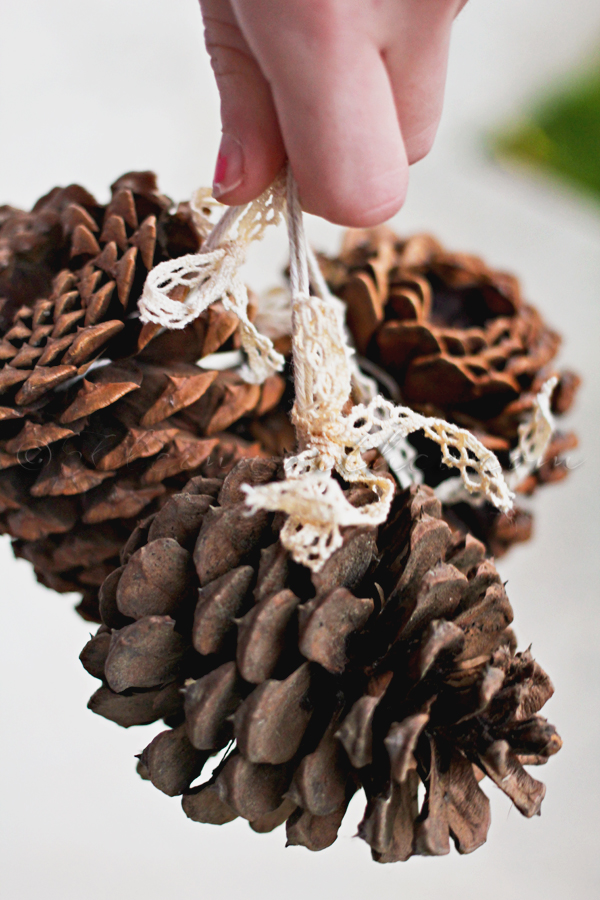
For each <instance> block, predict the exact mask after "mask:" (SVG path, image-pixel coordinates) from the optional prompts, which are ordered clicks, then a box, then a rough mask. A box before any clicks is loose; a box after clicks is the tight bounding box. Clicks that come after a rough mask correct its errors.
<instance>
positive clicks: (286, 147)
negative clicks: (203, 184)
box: [200, 0, 466, 226]
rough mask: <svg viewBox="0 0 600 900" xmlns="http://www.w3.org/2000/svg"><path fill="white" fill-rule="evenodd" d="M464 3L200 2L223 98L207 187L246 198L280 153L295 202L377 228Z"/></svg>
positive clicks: (429, 109)
mask: <svg viewBox="0 0 600 900" xmlns="http://www.w3.org/2000/svg"><path fill="white" fill-rule="evenodd" d="M465 2H466V0H200V5H201V7H202V14H203V17H204V24H205V37H206V46H207V49H208V52H209V54H210V57H211V61H212V65H213V69H214V72H215V75H216V79H217V85H218V88H219V92H220V95H221V119H222V123H223V136H222V141H221V147H220V150H219V156H218V160H217V166H216V170H215V183H214V193H215V196H216V197H217V198H218V199H219V200H221V201H222V202H224V203H229V204H241V203H247V202H249V201H250V200H253V199H254V198H255V197H257V196H258V195H259V194H260V193H261V192H262V191H263V190H265V189H266V188H267V187H268V185H269V184H270V183H271V182H272V180H273V178H274V177H275V175H276V174H277V172H278V171H279V170H280V168H281V167H282V165H283V163H284V161H285V158H286V156H287V157H288V158H289V160H290V164H291V166H292V169H293V172H294V174H295V176H296V179H297V182H298V186H299V191H300V197H301V200H302V204H303V206H304V209H306V210H307V211H308V212H311V213H315V214H317V215H319V216H323V217H324V218H326V219H329V220H330V221H332V222H337V223H339V224H342V225H348V226H369V225H374V224H378V223H379V222H382V221H384V220H385V219H388V218H389V217H390V216H392V215H393V214H394V213H396V212H397V211H398V210H399V209H400V207H401V206H402V204H403V203H404V199H405V196H406V189H407V184H408V166H409V165H410V164H411V163H414V162H417V160H419V159H421V158H422V157H423V156H425V155H426V154H427V153H428V152H429V150H430V149H431V145H432V143H433V139H434V136H435V133H436V130H437V126H438V123H439V120H440V116H441V112H442V102H443V94H444V83H445V80H446V67H447V59H448V45H449V39H450V30H451V26H452V22H453V20H454V18H455V16H456V14H457V13H458V12H459V10H460V9H461V8H462V6H464V4H465Z"/></svg>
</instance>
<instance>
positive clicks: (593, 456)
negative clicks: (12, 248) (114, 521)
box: [0, 0, 600, 900]
mask: <svg viewBox="0 0 600 900" xmlns="http://www.w3.org/2000/svg"><path fill="white" fill-rule="evenodd" d="M0 7H1V8H0V123H1V125H0V128H1V140H0V204H2V203H11V204H13V205H15V206H20V207H23V208H29V207H31V205H32V204H33V203H34V202H35V200H36V199H37V198H38V197H39V196H41V195H42V194H44V193H46V192H47V191H48V190H49V189H50V188H52V187H53V186H54V185H56V184H60V185H66V184H68V183H71V182H79V183H81V184H83V185H84V186H85V187H87V188H88V189H89V190H90V191H92V192H94V193H96V195H97V196H98V198H99V199H100V200H101V201H102V202H105V201H106V200H107V198H108V186H109V184H110V183H111V182H112V181H114V180H115V178H116V177H117V176H118V175H120V174H121V173H123V172H125V171H128V170H131V169H136V168H138V169H146V168H150V169H154V170H155V171H156V172H157V173H158V175H159V180H160V186H161V188H162V190H163V191H165V192H166V193H168V194H169V195H170V196H172V197H173V198H174V199H176V200H181V199H186V198H187V197H188V196H189V195H190V193H191V192H192V190H193V189H194V188H195V187H197V186H199V185H203V184H209V183H210V181H211V178H212V169H213V164H214V160H215V157H216V152H217V147H218V143H219V133H220V125H219V109H218V98H217V95H216V90H215V88H214V85H213V83H212V78H211V71H210V66H209V63H208V59H207V56H206V54H205V51H204V48H203V42H202V27H201V21H200V14H199V11H198V9H197V4H196V2H195V0H169V2H168V3H165V2H161V0H94V2H92V0H53V2H48V0H2V2H1V4H0ZM599 48H600V5H599V4H598V2H597V0H570V2H569V3H565V2H564V0H528V2H527V3H523V0H503V2H502V3H498V2H496V0H472V2H471V3H470V4H468V5H467V7H466V8H465V10H464V12H463V13H462V14H461V16H460V17H459V19H458V20H457V23H456V26H455V34H454V41H453V45H452V52H451V58H450V71H449V78H448V86H447V99H446V107H445V113H444V118H443V121H442V125H441V128H440V132H439V136H438V139H437V142H436V145H435V147H434V150H433V152H432V153H431V154H430V156H429V157H428V158H427V159H426V160H424V161H423V162H421V163H419V164H418V165H417V166H415V167H414V168H413V170H412V180H411V187H410V192H409V198H408V202H407V204H406V206H405V208H404V210H403V211H402V212H401V214H400V215H399V216H398V217H397V218H396V220H395V221H394V223H393V224H394V226H395V228H396V229H397V230H398V231H399V232H400V233H401V234H410V233H412V232H415V231H419V230H427V231H430V232H432V233H434V234H435V235H436V236H437V237H438V238H440V239H441V240H442V242H443V243H445V244H446V245H447V246H448V247H449V248H450V249H453V250H460V251H466V252H472V253H476V254H479V255H481V256H483V257H484V258H485V259H486V261H487V262H488V263H489V264H491V265H493V266H495V267H498V268H504V269H507V270H509V271H512V272H514V273H516V274H517V275H518V276H519V277H520V278H521V280H522V282H523V285H524V289H525V296H526V297H527V298H528V299H529V300H530V301H531V302H533V303H534V304H536V305H537V306H538V307H539V308H540V309H541V311H542V313H543V314H544V316H545V317H546V318H547V319H548V320H549V322H550V323H551V324H552V325H553V326H554V327H555V328H557V329H558V330H559V331H561V332H562V333H563V335H564V337H565V340H564V345H563V350H562V357H561V359H562V361H563V362H564V363H565V364H568V365H569V366H572V367H573V368H577V369H578V370H579V372H580V373H581V374H582V375H583V377H584V387H583V389H582V391H581V393H580V397H579V401H578V404H577V409H576V412H575V414H574V415H573V417H572V422H571V423H569V424H570V425H572V426H573V427H574V428H575V429H576V430H577V431H578V433H579V435H580V439H581V445H580V448H579V449H578V450H576V451H574V452H573V454H572V458H571V460H570V465H571V467H572V468H573V472H572V473H571V476H570V477H569V478H568V479H567V480H566V481H565V482H563V483H562V484H560V485H558V486H556V487H554V488H553V489H552V490H550V491H547V492H545V491H541V492H540V493H539V494H538V495H537V496H536V497H535V507H536V509H537V516H536V523H537V524H536V534H535V537H534V539H533V541H532V542H530V543H529V544H526V545H523V546H520V547H517V548H516V549H513V550H512V552H511V554H510V555H509V557H508V558H506V559H503V560H501V562H500V564H499V569H500V572H501V574H502V575H503V577H504V578H505V579H507V580H508V582H509V585H508V592H509V596H510V598H511V602H512V604H513V606H514V608H515V613H516V622H515V624H516V631H517V636H518V638H519V641H520V645H521V647H522V648H524V647H526V646H527V645H528V644H530V643H533V653H534V655H535V656H536V657H537V659H538V660H539V661H540V663H541V664H542V665H543V667H544V668H545V669H546V670H547V671H548V672H549V673H550V675H551V677H552V679H553V681H554V683H555V686H556V689H557V690H556V695H555V697H554V698H553V699H552V700H551V701H550V703H549V704H548V706H547V707H546V709H547V713H546V714H547V715H548V716H549V717H550V719H551V721H553V722H554V723H555V724H556V725H557V727H558V729H559V731H560V733H561V734H562V736H563V739H564V748H563V750H562V751H561V753H560V754H559V755H558V756H557V757H555V758H553V759H552V760H551V761H550V763H549V765H548V766H547V767H546V768H545V770H543V771H542V772H541V773H540V774H541V777H542V778H543V780H544V781H545V782H546V784H547V787H548V793H547V797H546V800H545V802H544V805H543V811H542V816H541V818H539V819H538V818H536V819H534V820H529V821H528V820H525V819H523V818H521V816H520V815H519V813H518V812H517V811H516V810H515V809H514V808H511V804H510V802H509V801H508V799H507V798H506V797H505V796H503V795H501V794H500V792H499V791H497V790H495V789H494V788H493V787H492V786H490V787H489V789H487V788H486V790H487V791H488V793H489V795H490V798H491V801H492V828H491V831H490V835H489V839H488V843H487V844H486V845H485V846H484V847H482V848H481V849H479V850H478V851H477V852H476V853H475V854H474V855H473V856H467V857H459V856H458V855H457V854H456V853H454V852H453V853H451V854H450V856H448V857H442V858H438V859H430V858H413V859H412V860H411V861H410V862H408V863H406V864H400V863H398V864H395V865H390V866H377V865H376V864H374V863H372V862H371V860H370V856H369V852H368V847H367V846H366V844H363V843H362V842H361V841H360V840H358V839H356V838H354V837H353V835H354V833H355V830H356V824H357V817H358V816H359V814H360V805H358V806H353V807H351V808H350V810H349V813H348V815H347V817H346V820H345V823H344V825H343V827H342V832H341V834H340V837H339V839H338V841H337V842H336V843H335V844H334V845H333V846H332V847H331V848H329V849H328V850H327V851H324V852H323V853H321V854H310V853H309V852H308V851H306V850H304V849H301V848H296V847H294V848H290V849H288V850H284V846H283V845H284V842H285V835H284V833H283V830H282V829H279V830H276V831H275V832H273V833H272V834H270V835H257V834H255V833H254V832H252V831H251V830H250V829H249V828H248V827H247V825H245V823H244V822H242V821H240V820H237V821H235V822H233V823H231V824H230V825H227V826H224V827H223V828H220V829H219V828H215V827H214V826H204V825H198V824H196V823H192V822H191V821H189V820H187V819H186V818H185V816H184V815H183V814H182V812H181V809H180V805H179V803H178V801H177V800H176V799H169V798H168V797H166V796H164V795H162V794H161V793H160V792H158V791H156V790H155V789H154V788H152V787H151V786H150V785H149V784H148V783H147V782H143V781H141V780H140V779H139V778H138V776H137V775H136V774H135V759H134V754H135V753H138V752H140V751H141V749H142V748H143V747H144V746H145V745H146V744H147V743H148V742H149V740H150V739H151V737H152V736H153V734H154V733H158V731H160V730H161V728H160V725H159V724H157V725H155V726H149V727H145V728H143V729H131V730H129V731H127V732H126V731H124V730H123V729H120V728H119V727H118V726H116V725H114V724H113V723H111V722H109V721H107V720H104V719H101V718H99V717H97V716H94V715H93V714H92V713H91V712H89V711H88V710H87V709H86V703H87V700H88V697H89V695H90V694H91V693H92V691H93V690H95V686H96V682H95V681H94V680H93V679H92V678H91V677H90V676H89V675H88V674H87V673H86V672H85V671H84V670H83V668H82V667H81V665H80V664H79V662H78V659H77V657H78V654H79V652H80V650H81V647H82V646H83V644H84V643H85V641H86V640H87V636H88V633H89V626H88V625H87V624H86V623H85V622H83V621H82V620H81V619H80V618H79V617H78V616H77V615H76V614H75V613H74V612H73V609H72V603H71V601H70V598H69V597H68V596H59V595H56V594H53V593H52V592H50V591H48V590H46V589H45V588H43V587H41V586H40V585H38V584H36V582H35V580H34V577H33V574H32V572H31V570H30V567H29V565H28V564H27V563H25V562H24V561H16V560H14V559H13V558H12V554H11V550H10V545H9V541H8V539H7V538H2V539H1V542H0V561H1V565H2V588H1V603H2V622H3V626H2V631H1V636H0V641H1V645H0V669H1V684H2V689H1V690H2V696H1V703H2V706H1V717H2V719H1V720H2V724H3V740H2V744H1V745H0V755H1V759H0V778H1V781H2V785H1V790H2V813H1V815H2V833H3V836H2V840H1V842H0V847H1V849H0V853H1V855H2V871H3V874H2V886H3V894H4V896H5V897H6V898H7V900H33V898H38V897H44V898H46V900H53V898H61V900H101V898H102V900H104V898H108V897H110V898H111V900H133V898H138V897H140V898H141V897H143V898H146V900H154V898H159V897H161V898H162V897H164V896H165V895H166V894H167V892H168V893H169V895H170V896H177V895H181V896H185V897H190V898H194V897H200V896H206V895H207V894H210V895H212V896H217V897H223V898H228V900H229V898H236V897H238V896H242V895H243V896H244V897H245V898H247V900H253V898H255V897H259V896H260V897H262V898H267V900H270V898H275V897H280V896H283V895H285V897H286V898H288V900H297V898H301V897H302V898H305V897H306V896H310V895H313V896H317V897H318V896H322V895H325V894H326V895H327V897H328V898H330V900H342V898H344V900H354V898H359V897H364V896H365V894H366V893H367V892H368V893H369V894H370V895H372V896H377V897H378V900H391V898H396V897H399V896H402V897H404V898H407V900H408V898H410V900H412V898H417V897H418V898H419V900H428V898H430V897H431V898H433V897H438V896H440V895H442V894H443V896H444V898H445V900H455V898H456V900H458V898H465V897H466V898H471V897H475V896H478V895H480V894H484V895H485V897H486V898H487V900H496V898H500V897H503V898H504V897H506V896H507V895H509V896H511V897H512V898H514V900H520V898H525V897H528V898H538V897H544V898H545V900H553V898H559V897H560V898H562V897H564V896H565V895H570V896H576V897H577V898H579V900H584V898H592V897H597V896H598V885H599V883H600V878H599V876H600V871H599V869H600V862H599V860H600V854H599V853H598V830H599V826H600V821H599V812H598V810H599V808H600V790H599V785H600V775H599V763H598V752H597V747H598V739H599V737H600V734H599V731H600V727H599V722H600V716H599V715H598V712H599V710H598V698H599V697H600V666H599V664H598V647H599V646H600V628H599V623H600V583H599V578H598V555H599V553H600V551H599V549H598V548H599V546H600V519H599V516H598V510H597V498H598V496H599V488H600V477H599V474H598V464H597V460H598V457H599V455H600V436H599V419H600V417H599V415H598V409H599V401H600V375H599V367H598V356H599V353H598V346H599V340H600V302H599V300H600V297H599V294H600V194H599V193H598V191H599V190H600V188H599V185H600V175H599V174H598V172H599V169H598V167H599V166H600V162H599V160H600V146H599V145H598V138H597V137H596V138H594V137H593V134H594V132H593V128H594V127H595V128H596V132H595V134H596V136H598V133H599V131H600V125H598V118H597V117H598V115H600V113H599V112H598V109H599V108H600V100H599V98H598V93H599V92H600V89H599V88H598V83H599V81H600V79H599V78H598V75H597V74H595V73H597V72H598V65H599V56H598V51H599ZM594 104H596V107H595V109H596V113H594V111H593V110H594ZM594 116H596V118H594ZM594 122H595V123H596V124H595V125H594ZM574 135H575V137H574ZM577 135H578V137H577ZM536 164H538V165H536ZM556 171H558V172H561V173H562V174H563V176H566V178H567V180H560V178H555V177H554V175H553V174H552V173H553V172H556ZM594 179H596V180H595V181H594ZM594 191H595V192H596V193H594ZM309 236H310V238H311V240H312V241H313V243H314V244H315V246H317V247H318V248H319V249H324V250H334V249H335V248H336V247H337V245H338V242H339V238H340V231H339V229H337V228H335V227H334V226H331V225H328V224H327V223H323V222H319V221H317V220H311V221H310V223H309ZM285 243H286V239H285V236H284V235H283V234H274V235H271V236H269V239H268V243H267V244H266V245H265V246H263V247H262V248H261V249H260V251H259V252H257V253H255V254H254V256H253V259H252V261H251V264H250V266H249V272H248V281H249V283H250V284H251V285H252V286H254V287H256V288H261V287H263V286H267V285H269V284H270V283H272V282H273V281H274V280H275V278H276V275H277V273H278V269H279V268H280V267H281V266H283V264H284V263H285ZM274 260H275V262H276V265H275V266H274V264H273V263H274ZM279 263H280V264H281V265H279Z"/></svg>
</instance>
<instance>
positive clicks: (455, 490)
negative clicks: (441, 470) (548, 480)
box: [435, 375, 558, 506]
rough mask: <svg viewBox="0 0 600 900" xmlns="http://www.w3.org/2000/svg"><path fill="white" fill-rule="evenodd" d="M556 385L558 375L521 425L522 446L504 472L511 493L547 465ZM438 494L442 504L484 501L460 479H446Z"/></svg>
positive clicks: (549, 383) (513, 455) (520, 440)
mask: <svg viewBox="0 0 600 900" xmlns="http://www.w3.org/2000/svg"><path fill="white" fill-rule="evenodd" d="M557 384H558V378H557V377H556V375H554V376H553V377H552V378H549V379H548V381H546V382H545V383H544V385H543V386H542V389H541V391H540V392H539V393H538V394H537V396H536V398H535V404H534V407H533V410H532V412H531V415H530V416H529V417H528V418H527V420H526V421H525V422H523V423H521V425H519V443H518V446H517V447H515V449H514V450H512V451H511V453H510V462H511V469H509V471H508V472H504V478H505V481H506V482H507V484H508V486H509V487H510V488H511V490H515V488H517V487H518V485H519V484H521V482H522V481H524V480H525V479H526V478H527V477H528V476H529V475H531V474H532V473H533V472H535V471H536V470H537V469H539V467H540V466H541V465H542V463H543V462H544V455H545V453H546V450H547V449H548V445H549V443H550V441H551V439H552V434H553V432H554V416H553V415H552V411H551V409H550V403H551V400H552V393H553V391H554V388H555V387H556V385H557ZM435 493H436V496H437V497H438V499H439V500H441V501H442V503H448V504H454V503H470V504H471V506H480V505H481V504H482V503H483V502H484V500H485V497H483V496H481V495H479V496H473V495H472V494H470V493H469V492H468V491H467V490H465V486H464V484H463V481H462V479H461V478H447V479H446V481H443V482H442V483H441V484H439V485H438V486H437V487H436V489H435Z"/></svg>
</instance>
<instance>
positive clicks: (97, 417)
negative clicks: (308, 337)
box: [0, 172, 284, 618]
mask: <svg viewBox="0 0 600 900" xmlns="http://www.w3.org/2000/svg"><path fill="white" fill-rule="evenodd" d="M111 191H112V197H111V200H110V202H109V204H108V205H107V206H102V205H100V204H99V203H98V202H97V201H96V200H95V199H94V198H93V197H92V196H91V195H90V194H89V193H88V192H87V191H85V190H84V189H83V188H81V187H79V186H77V185H72V186H71V187H68V188H64V189H59V188H56V189H55V190H53V191H51V192H50V194H48V195H47V196H46V197H43V198H42V199H41V200H40V201H38V203H37V204H36V205H35V206H34V208H33V210H32V212H30V213H26V212H22V211H19V210H13V209H10V208H6V207H5V208H4V209H3V211H2V217H1V219H0V221H2V222H3V224H2V226H1V228H0V366H1V368H0V404H1V405H0V470H1V471H0V531H1V532H4V533H8V534H10V535H11V536H12V537H13V538H15V539H16V542H15V545H14V546H15V552H16V553H17V555H19V556H23V557H25V558H27V559H28V560H30V561H31V562H32V563H33V565H34V567H35V570H36V574H37V576H38V578H39V579H40V581H42V582H43V583H44V584H46V585H48V586H49V587H52V588H54V589H56V590H58V591H82V592H83V595H84V597H83V601H82V604H81V606H80V607H79V609H80V611H81V612H82V614H84V615H86V616H87V617H89V618H97V591H98V587H99V585H100V584H101V583H102V581H103V580H104V578H105V577H106V575H107V574H108V573H109V572H110V571H112V570H113V569H114V567H115V565H117V564H118V555H119V552H120V550H121V548H122V546H123V544H124V542H125V541H126V540H127V538H128V536H129V534H130V533H131V531H132V529H133V528H134V527H135V524H136V521H137V519H138V517H139V516H140V515H141V514H144V515H147V514H148V513H149V512H150V511H152V509H155V508H156V507H157V506H158V505H160V503H162V502H163V501H164V500H165V499H166V498H168V496H169V495H170V494H171V493H173V491H175V490H180V489H181V487H182V486H183V485H184V484H185V482H186V481H187V480H188V478H189V477H190V475H192V474H195V473H197V472H200V471H206V470H207V469H206V467H207V466H208V470H211V469H212V468H215V467H216V468H219V467H221V466H222V467H224V468H225V470H226V469H227V467H228V466H230V465H231V464H233V462H235V461H236V460H237V459H239V458H241V457H243V456H246V455H249V454H250V455H254V454H257V453H259V452H261V451H260V446H259V445H258V444H257V443H256V441H254V439H253V438H252V436H251V434H250V432H249V431H248V429H247V428H246V427H244V424H243V423H244V422H249V421H250V419H251V418H252V417H255V416H260V415H261V414H262V413H264V412H266V411H267V410H269V409H270V408H271V407H272V406H274V405H276V404H277V403H278V401H279V400H280V398H281V395H282V392H283V389H284V382H283V380H282V379H281V378H279V376H274V377H272V378H270V379H268V380H267V381H266V382H265V384H264V385H262V386H258V385H250V384H246V383H245V382H244V381H243V380H242V379H241V378H240V377H239V376H238V375H237V374H236V373H234V372H233V371H227V370H226V371H216V370H210V369H203V368H201V367H199V366H197V365H196V361H197V360H199V359H201V358H202V357H204V356H207V355H208V354H212V353H214V352H215V351H217V350H219V349H221V348H224V347H225V348H228V347H229V346H231V345H232V341H234V340H235V337H234V332H235V331H236V328H237V324H238V320H237V317H236V316H235V315H233V314H232V313H230V312H227V311H225V310H224V309H223V307H220V306H219V305H218V304H217V305H215V306H213V307H212V308H211V309H209V310H207V312H206V313H204V314H203V315H202V316H201V317H200V318H199V319H198V320H196V321H195V322H194V323H193V324H192V325H190V326H189V327H188V328H186V329H184V330H183V331H179V332H176V333H162V334H161V333H160V330H159V329H158V327H157V326H154V325H147V326H142V325H141V323H140V321H139V317H138V315H137V301H138V298H139V296H140V293H141V290H142V288H143V285H144V281H145V278H146V274H147V272H148V270H149V269H150V268H152V267H153V266H154V265H156V264H157V263H159V262H161V261H162V260H166V259H170V258H173V257H177V256H180V255H182V254H184V253H190V252H195V251H196V250H197V249H198V248H199V246H200V243H201V239H202V235H200V234H199V233H198V231H197V230H196V228H195V227H194V225H193V222H192V219H191V216H190V212H189V209H188V207H187V206H186V205H182V206H180V207H179V209H177V210H176V211H175V212H173V211H171V207H172V204H171V201H170V200H169V199H168V198H167V197H165V196H163V195H162V194H160V193H159V192H158V190H157V186H156V179H155V177H154V175H153V174H152V173H150V172H138V173H129V174H127V175H124V176H123V177H121V178H119V179H118V181H116V182H115V183H114V184H113V185H112V188H111ZM182 299H183V298H182ZM240 421H241V422H242V424H240ZM231 426H235V427H236V428H237V430H238V434H237V435H235V434H227V433H226V429H229V428H230V427H231ZM244 438H246V440H244ZM203 466H204V467H205V468H204V469H202V467H203Z"/></svg>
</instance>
